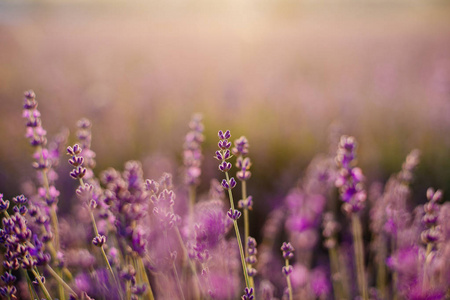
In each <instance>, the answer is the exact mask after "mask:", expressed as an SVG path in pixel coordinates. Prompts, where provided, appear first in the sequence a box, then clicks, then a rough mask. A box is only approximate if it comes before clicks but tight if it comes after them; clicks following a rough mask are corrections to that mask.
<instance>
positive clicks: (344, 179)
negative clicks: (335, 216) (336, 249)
mask: <svg viewBox="0 0 450 300" xmlns="http://www.w3.org/2000/svg"><path fill="white" fill-rule="evenodd" d="M356 147H357V144H356V140H355V138H354V137H351V136H345V135H344V136H342V137H341V140H340V141H339V145H338V150H337V155H336V163H337V165H338V167H339V168H340V170H339V176H338V178H337V180H336V182H335V184H336V187H337V188H339V194H340V197H341V200H342V201H344V203H343V205H342V209H343V210H344V211H345V212H346V213H347V215H348V216H349V217H351V221H352V234H353V247H354V252H355V266H356V273H357V279H358V289H359V293H360V296H361V297H362V298H363V299H364V300H368V299H369V295H368V288H367V280H366V274H365V266H364V244H363V237H362V225H361V220H360V218H359V215H358V212H360V211H361V210H362V209H363V208H364V206H365V202H366V191H365V190H364V186H363V183H362V181H363V180H364V175H363V174H362V171H361V169H360V168H357V167H355V164H356Z"/></svg>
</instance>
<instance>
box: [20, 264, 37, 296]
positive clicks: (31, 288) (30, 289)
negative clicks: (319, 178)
mask: <svg viewBox="0 0 450 300" xmlns="http://www.w3.org/2000/svg"><path fill="white" fill-rule="evenodd" d="M21 271H22V274H23V275H24V276H25V277H26V279H27V284H28V292H29V293H30V297H32V298H33V299H39V296H38V295H37V294H36V291H35V290H34V288H33V283H32V282H31V279H30V276H29V275H28V272H27V270H25V269H21Z"/></svg>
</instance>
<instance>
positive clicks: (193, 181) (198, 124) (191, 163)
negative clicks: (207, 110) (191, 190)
mask: <svg viewBox="0 0 450 300" xmlns="http://www.w3.org/2000/svg"><path fill="white" fill-rule="evenodd" d="M189 128H190V129H191V131H189V132H188V134H187V135H186V138H185V141H184V147H183V148H184V151H183V163H184V167H185V169H186V173H185V182H186V184H187V185H189V186H191V185H194V186H195V185H198V184H199V179H200V175H201V162H202V158H203V156H202V149H201V143H202V142H203V140H204V136H203V130H204V126H203V124H202V116H201V115H200V114H196V115H194V116H193V117H192V119H191V121H190V123H189Z"/></svg>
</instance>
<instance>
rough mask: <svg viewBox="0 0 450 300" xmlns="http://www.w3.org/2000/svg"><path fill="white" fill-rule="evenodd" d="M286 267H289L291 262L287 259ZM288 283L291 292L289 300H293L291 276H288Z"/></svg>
mask: <svg viewBox="0 0 450 300" xmlns="http://www.w3.org/2000/svg"><path fill="white" fill-rule="evenodd" d="M285 266H286V267H289V260H288V259H286V260H285ZM286 282H287V286H288V290H289V300H293V299H294V297H293V293H292V285H291V278H290V277H289V274H288V275H286Z"/></svg>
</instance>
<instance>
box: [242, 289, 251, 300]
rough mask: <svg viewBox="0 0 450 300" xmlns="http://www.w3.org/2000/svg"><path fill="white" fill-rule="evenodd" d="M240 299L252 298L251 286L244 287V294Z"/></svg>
mask: <svg viewBox="0 0 450 300" xmlns="http://www.w3.org/2000/svg"><path fill="white" fill-rule="evenodd" d="M241 299H242V300H253V299H254V296H253V288H249V287H246V288H245V290H244V295H243V296H242V297H241Z"/></svg>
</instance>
